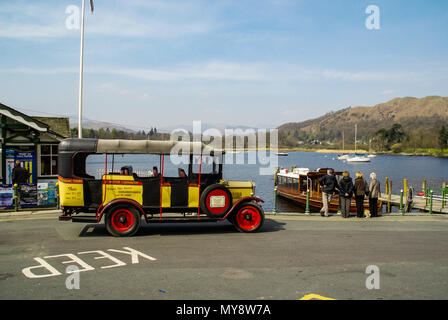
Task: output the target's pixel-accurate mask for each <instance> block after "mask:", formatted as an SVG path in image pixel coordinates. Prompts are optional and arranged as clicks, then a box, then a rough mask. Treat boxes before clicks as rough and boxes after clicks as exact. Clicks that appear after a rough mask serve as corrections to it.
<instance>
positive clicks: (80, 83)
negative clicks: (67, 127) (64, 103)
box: [78, 0, 85, 138]
mask: <svg viewBox="0 0 448 320" xmlns="http://www.w3.org/2000/svg"><path fill="white" fill-rule="evenodd" d="M84 5H85V0H82V9H81V11H82V14H81V15H82V18H81V53H80V61H79V96H78V103H79V104H78V138H82V78H83V62H84V11H85V8H84Z"/></svg>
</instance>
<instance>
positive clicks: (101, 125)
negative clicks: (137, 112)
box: [70, 120, 138, 133]
mask: <svg viewBox="0 0 448 320" xmlns="http://www.w3.org/2000/svg"><path fill="white" fill-rule="evenodd" d="M70 127H71V128H77V127H78V122H77V121H73V122H70ZM82 127H83V129H93V130H99V129H103V130H107V129H109V130H110V131H112V129H115V130H117V131H124V132H129V133H136V132H137V131H138V130H133V129H129V128H126V127H124V126H122V125H119V124H114V123H110V122H103V121H93V120H83V121H82Z"/></svg>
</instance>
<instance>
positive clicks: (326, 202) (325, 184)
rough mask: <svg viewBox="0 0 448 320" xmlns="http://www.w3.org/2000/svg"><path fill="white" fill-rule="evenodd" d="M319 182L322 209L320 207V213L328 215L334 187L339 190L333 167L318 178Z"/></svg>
mask: <svg viewBox="0 0 448 320" xmlns="http://www.w3.org/2000/svg"><path fill="white" fill-rule="evenodd" d="M319 184H320V185H321V187H322V209H320V215H321V216H322V217H323V216H325V217H328V210H329V206H330V201H331V197H332V196H333V193H334V192H335V190H336V189H338V190H339V185H338V180H337V179H336V177H335V176H334V174H333V169H328V170H327V174H326V175H325V176H323V177H321V178H320V179H319Z"/></svg>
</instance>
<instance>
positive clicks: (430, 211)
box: [429, 190, 434, 214]
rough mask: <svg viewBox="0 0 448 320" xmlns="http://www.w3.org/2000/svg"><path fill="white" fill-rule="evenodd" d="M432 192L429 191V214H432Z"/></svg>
mask: <svg viewBox="0 0 448 320" xmlns="http://www.w3.org/2000/svg"><path fill="white" fill-rule="evenodd" d="M433 194H434V191H433V190H431V198H430V202H429V213H430V214H432V197H433Z"/></svg>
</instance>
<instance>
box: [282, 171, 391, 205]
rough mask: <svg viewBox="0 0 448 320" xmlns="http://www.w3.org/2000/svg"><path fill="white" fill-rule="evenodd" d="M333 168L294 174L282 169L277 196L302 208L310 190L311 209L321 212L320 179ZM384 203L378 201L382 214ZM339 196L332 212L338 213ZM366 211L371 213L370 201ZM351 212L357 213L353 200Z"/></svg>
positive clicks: (340, 175)
mask: <svg viewBox="0 0 448 320" xmlns="http://www.w3.org/2000/svg"><path fill="white" fill-rule="evenodd" d="M328 169H331V168H320V169H317V170H316V171H310V170H309V169H308V168H294V169H293V171H292V172H290V171H288V170H287V169H280V171H279V172H278V173H277V174H276V178H275V184H276V187H277V195H278V196H280V197H283V198H286V199H289V200H291V201H293V202H295V203H296V204H297V205H299V206H301V207H306V198H307V195H306V193H307V189H309V190H310V196H309V207H310V210H312V211H319V210H320V209H321V208H322V190H321V188H320V185H319V178H320V177H322V176H324V175H326V174H327V170H328ZM334 175H335V176H336V178H337V179H338V181H339V179H340V178H341V177H342V172H338V171H335V172H334ZM381 206H382V202H381V201H378V211H379V212H381ZM338 210H339V195H338V194H337V193H336V194H335V195H334V196H333V197H332V199H331V201H330V205H329V211H330V212H333V213H334V212H338ZM364 210H365V211H366V212H369V201H368V199H367V198H366V199H365V200H364ZM350 212H356V202H355V199H354V198H353V199H352V201H351V203H350Z"/></svg>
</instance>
